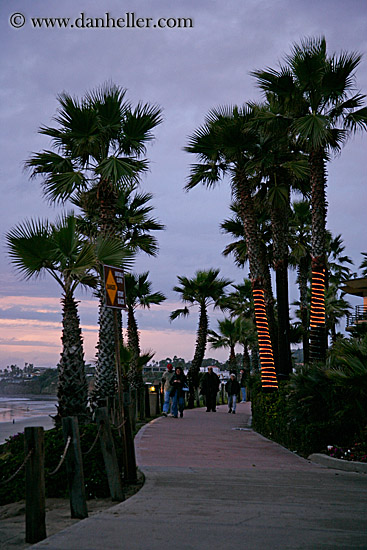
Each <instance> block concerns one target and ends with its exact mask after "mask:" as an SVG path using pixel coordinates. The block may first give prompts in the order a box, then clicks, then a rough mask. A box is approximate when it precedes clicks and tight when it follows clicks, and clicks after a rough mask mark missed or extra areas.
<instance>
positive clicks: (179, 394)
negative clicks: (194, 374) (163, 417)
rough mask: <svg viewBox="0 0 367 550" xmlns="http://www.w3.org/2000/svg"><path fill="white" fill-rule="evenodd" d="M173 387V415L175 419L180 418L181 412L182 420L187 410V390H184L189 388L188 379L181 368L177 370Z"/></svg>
mask: <svg viewBox="0 0 367 550" xmlns="http://www.w3.org/2000/svg"><path fill="white" fill-rule="evenodd" d="M171 385H172V390H171V397H172V414H173V417H174V418H178V412H180V418H182V417H183V412H184V408H185V390H184V389H183V388H185V389H186V388H187V378H186V376H185V374H184V371H183V370H182V368H181V367H176V368H175V372H174V375H173V376H172V381H171Z"/></svg>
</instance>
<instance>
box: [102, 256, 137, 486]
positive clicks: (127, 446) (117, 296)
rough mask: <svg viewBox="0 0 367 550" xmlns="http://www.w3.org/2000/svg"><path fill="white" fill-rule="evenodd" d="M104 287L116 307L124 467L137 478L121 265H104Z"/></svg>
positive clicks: (130, 476) (107, 298) (108, 300)
mask: <svg viewBox="0 0 367 550" xmlns="http://www.w3.org/2000/svg"><path fill="white" fill-rule="evenodd" d="M103 275H104V289H105V301H106V306H107V307H111V308H113V309H114V311H113V321H114V332H115V354H116V371H117V383H118V397H119V406H120V419H121V427H122V435H123V440H124V467H125V477H126V478H127V479H129V480H135V479H136V461H135V449H134V440H133V438H132V434H131V429H130V426H127V423H128V422H129V421H130V420H129V414H128V408H127V407H126V406H125V404H124V388H123V382H122V374H121V361H120V335H119V324H118V318H117V311H118V310H119V309H126V292H125V278H124V272H123V270H122V269H121V268H120V267H114V266H112V265H103Z"/></svg>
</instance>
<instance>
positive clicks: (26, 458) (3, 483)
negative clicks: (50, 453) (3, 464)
mask: <svg viewBox="0 0 367 550" xmlns="http://www.w3.org/2000/svg"><path fill="white" fill-rule="evenodd" d="M32 453H33V449H31V450H30V451H29V453H28V454H27V456H26V457H25V459H24V460H23V464H21V466H19V468H18V469H17V471H16V472H14V474H13V475H12V476H10V477H9V478H8V479H6V480H5V481H0V485H6V484H7V483H10V481H12V480H13V479H14V478H15V477H16V476H17V475H18V474H19V472H21V471H22V470H23V468H24V466H25V465H26V464H27V462H28V460H29V459H30V458H31V454H32Z"/></svg>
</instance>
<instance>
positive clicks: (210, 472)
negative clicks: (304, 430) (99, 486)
mask: <svg viewBox="0 0 367 550" xmlns="http://www.w3.org/2000/svg"><path fill="white" fill-rule="evenodd" d="M249 417H250V404H248V403H246V404H239V405H238V407H237V414H236V415H232V414H228V413H227V407H226V406H220V407H218V410H217V412H216V413H207V412H205V409H194V410H189V411H185V413H184V418H183V419H180V418H178V419H174V418H159V419H157V420H154V421H153V422H151V423H150V424H148V425H146V426H144V428H143V429H142V430H141V431H140V432H139V434H138V436H137V438H136V454H137V461H138V465H139V468H140V469H141V470H142V471H143V473H144V474H145V476H146V482H145V485H144V487H143V488H142V489H141V490H140V491H139V492H138V493H137V494H136V495H135V496H133V497H132V498H130V499H128V500H127V501H125V502H123V503H121V504H118V505H116V506H113V507H112V508H110V509H109V510H107V511H105V512H103V513H101V514H99V515H97V516H94V517H93V518H90V519H86V520H83V521H80V522H79V523H77V524H75V525H73V526H72V527H70V528H68V529H65V530H64V531H61V532H60V533H58V534H56V535H54V536H52V537H50V538H48V539H46V540H44V541H42V542H40V543H38V544H36V545H34V546H32V549H33V548H34V549H41V548H43V549H45V548H48V549H50V550H117V549H122V550H171V549H173V550H209V549H210V550H212V549H214V548H222V549H223V550H232V549H233V550H234V549H236V550H238V548H246V549H248V550H262V549H269V548H270V549H272V550H274V549H279V550H283V549H293V550H296V549H310V550H311V549H312V550H318V549H330V550H331V549H335V548H343V549H348V550H349V549H362V548H364V549H367V513H366V510H367V506H366V505H367V476H366V475H365V474H360V473H354V472H341V471H337V470H331V469H327V468H324V467H322V466H319V465H316V464H313V463H311V462H309V461H307V460H304V459H302V458H300V457H299V456H297V455H296V454H293V453H291V452H289V451H287V450H286V449H284V448H283V447H281V446H279V445H277V444H276V443H273V442H271V441H269V440H267V439H265V438H263V437H262V436H260V435H258V434H256V433H255V432H253V431H252V430H250V429H249V428H248V422H249Z"/></svg>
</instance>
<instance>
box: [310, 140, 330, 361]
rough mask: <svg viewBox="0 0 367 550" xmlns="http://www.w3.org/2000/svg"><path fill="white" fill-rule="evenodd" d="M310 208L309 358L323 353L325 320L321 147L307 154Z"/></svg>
mask: <svg viewBox="0 0 367 550" xmlns="http://www.w3.org/2000/svg"><path fill="white" fill-rule="evenodd" d="M309 163H310V172H311V208H312V283H311V315H310V328H311V330H310V360H311V361H324V360H325V357H326V347H327V342H326V327H325V325H326V322H325V274H326V263H325V225H326V210H327V208H326V206H327V205H326V168H325V155H324V151H322V150H321V151H313V152H311V153H310V158H309Z"/></svg>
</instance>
